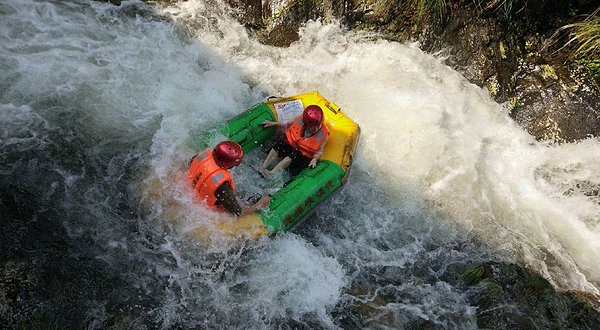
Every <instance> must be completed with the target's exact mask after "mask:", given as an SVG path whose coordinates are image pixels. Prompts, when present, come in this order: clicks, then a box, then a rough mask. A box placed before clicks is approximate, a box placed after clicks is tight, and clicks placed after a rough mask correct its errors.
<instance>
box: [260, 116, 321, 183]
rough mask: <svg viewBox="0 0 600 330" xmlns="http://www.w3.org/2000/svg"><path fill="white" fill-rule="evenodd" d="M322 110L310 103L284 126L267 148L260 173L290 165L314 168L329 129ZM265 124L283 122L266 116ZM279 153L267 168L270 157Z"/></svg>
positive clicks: (274, 124)
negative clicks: (283, 130) (283, 131)
mask: <svg viewBox="0 0 600 330" xmlns="http://www.w3.org/2000/svg"><path fill="white" fill-rule="evenodd" d="M323 121H324V114H323V110H322V109H321V107H319V106H318V105H309V106H308V107H306V109H304V112H302V114H301V115H300V116H298V117H296V119H294V121H293V122H292V124H291V125H290V126H289V127H287V129H286V130H285V134H284V135H282V136H281V138H279V139H277V140H276V141H275V143H274V144H273V148H272V149H271V150H270V151H269V154H268V155H267V158H266V159H265V161H264V163H263V165H262V168H260V169H259V171H260V173H261V174H262V175H263V176H265V177H267V176H269V175H271V174H274V173H276V172H278V171H280V170H283V169H285V168H287V167H288V166H290V165H292V167H294V168H298V169H304V168H306V167H310V168H315V166H317V161H318V160H319V158H321V155H322V154H323V148H324V147H325V144H326V143H327V139H328V138H329V129H327V125H324V123H323ZM263 126H264V127H270V126H279V127H281V128H285V125H284V124H282V123H279V122H273V121H269V120H265V121H264V122H263ZM279 156H282V157H283V159H282V160H281V161H280V162H279V163H277V165H275V167H274V168H273V169H272V170H270V171H269V170H268V168H269V166H270V165H271V164H272V163H273V161H274V160H275V159H276V158H277V157H279Z"/></svg>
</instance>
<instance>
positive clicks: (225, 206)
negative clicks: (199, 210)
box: [188, 141, 270, 216]
mask: <svg viewBox="0 0 600 330" xmlns="http://www.w3.org/2000/svg"><path fill="white" fill-rule="evenodd" d="M242 159H244V150H242V147H241V146H240V145H239V144H237V143H236V142H233V141H223V142H220V143H218V144H217V145H216V146H215V148H214V149H213V150H210V149H206V150H204V151H202V152H200V153H199V154H198V155H196V156H195V157H194V158H192V161H191V163H190V167H189V169H188V177H189V180H190V183H191V184H192V186H193V187H194V191H195V192H196V195H197V196H198V197H200V199H202V200H206V205H208V207H209V208H211V209H213V210H217V211H228V212H229V213H232V214H234V215H236V216H241V215H246V214H250V213H253V212H254V211H256V210H257V209H258V208H261V207H264V206H267V205H269V201H270V198H269V197H261V198H260V199H259V200H258V201H257V202H256V203H254V204H252V205H250V206H241V205H240V204H239V202H238V200H237V198H236V197H235V186H234V184H233V179H232V178H231V173H229V169H231V168H232V167H234V166H238V165H240V163H241V162H242Z"/></svg>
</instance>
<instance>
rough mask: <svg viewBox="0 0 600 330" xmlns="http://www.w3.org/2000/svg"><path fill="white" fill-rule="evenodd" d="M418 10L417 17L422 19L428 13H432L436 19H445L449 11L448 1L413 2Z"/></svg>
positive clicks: (417, 0)
mask: <svg viewBox="0 0 600 330" xmlns="http://www.w3.org/2000/svg"><path fill="white" fill-rule="evenodd" d="M411 1H412V2H413V5H414V6H415V7H416V8H417V16H418V17H419V18H420V17H422V16H423V15H425V14H426V13H431V15H433V16H434V17H437V18H439V19H443V18H444V15H446V11H447V10H448V2H447V1H446V0H411Z"/></svg>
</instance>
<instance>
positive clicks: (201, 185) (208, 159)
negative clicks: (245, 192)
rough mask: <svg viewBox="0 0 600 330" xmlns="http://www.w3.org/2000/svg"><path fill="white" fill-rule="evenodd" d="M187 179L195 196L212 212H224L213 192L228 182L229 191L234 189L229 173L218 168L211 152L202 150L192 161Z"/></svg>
mask: <svg viewBox="0 0 600 330" xmlns="http://www.w3.org/2000/svg"><path fill="white" fill-rule="evenodd" d="M188 179H189V181H190V183H191V184H192V187H194V191H195V192H196V195H197V196H198V197H199V198H200V199H202V200H206V205H208V207H210V208H211V209H213V210H219V211H224V210H225V208H224V207H223V206H222V205H220V204H219V201H218V200H217V197H215V192H216V191H217V188H219V187H220V186H221V185H222V184H223V183H225V182H229V185H230V186H231V189H235V187H234V185H233V179H232V178H231V174H230V173H229V171H228V170H224V169H222V168H220V167H219V166H218V165H217V163H216V162H215V160H214V158H213V154H212V150H210V149H207V150H204V151H202V152H201V153H199V154H198V155H197V156H196V157H194V158H193V159H192V162H191V163H190V168H189V169H188Z"/></svg>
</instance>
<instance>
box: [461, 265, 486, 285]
mask: <svg viewBox="0 0 600 330" xmlns="http://www.w3.org/2000/svg"><path fill="white" fill-rule="evenodd" d="M484 271H485V269H484V268H483V265H472V266H469V267H467V269H465V271H464V272H463V276H462V278H463V281H464V282H465V283H466V284H467V285H472V284H477V283H479V281H481V279H482V277H483V273H484Z"/></svg>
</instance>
